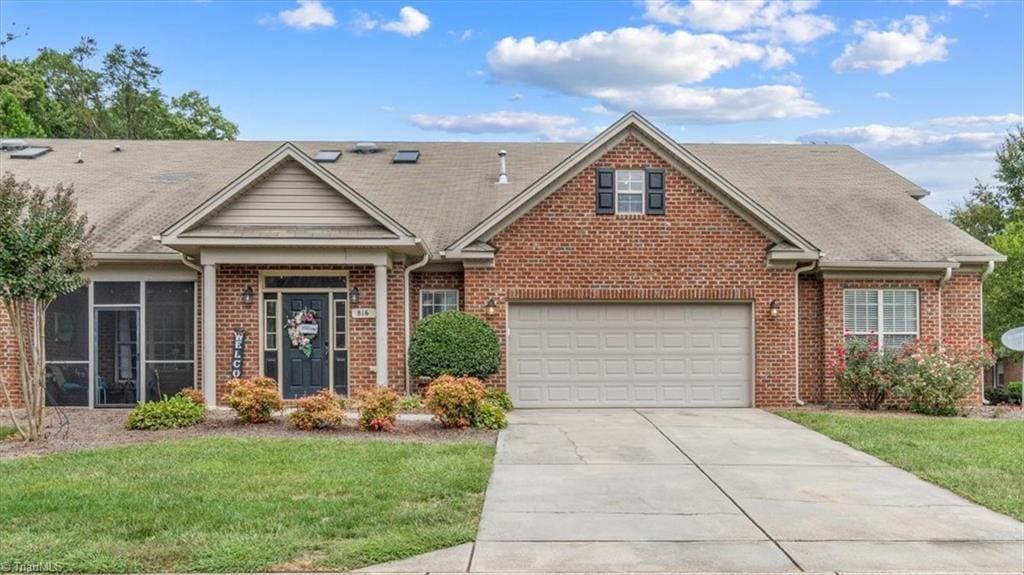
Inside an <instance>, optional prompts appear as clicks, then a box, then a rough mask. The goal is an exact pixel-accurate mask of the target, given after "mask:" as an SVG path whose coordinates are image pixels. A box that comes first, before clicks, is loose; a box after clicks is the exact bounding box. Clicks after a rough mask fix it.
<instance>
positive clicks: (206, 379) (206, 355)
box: [203, 264, 217, 408]
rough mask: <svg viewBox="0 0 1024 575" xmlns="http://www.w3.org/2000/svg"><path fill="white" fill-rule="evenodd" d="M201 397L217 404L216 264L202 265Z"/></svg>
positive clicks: (208, 402)
mask: <svg viewBox="0 0 1024 575" xmlns="http://www.w3.org/2000/svg"><path fill="white" fill-rule="evenodd" d="M203 399H205V400H206V405H207V407H208V408H212V407H216V406H217V266H216V265H214V264H204V265H203Z"/></svg>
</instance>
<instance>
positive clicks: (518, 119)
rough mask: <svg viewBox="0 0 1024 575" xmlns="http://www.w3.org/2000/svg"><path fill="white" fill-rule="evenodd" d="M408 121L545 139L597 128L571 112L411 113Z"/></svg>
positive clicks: (462, 130)
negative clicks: (529, 135)
mask: <svg viewBox="0 0 1024 575" xmlns="http://www.w3.org/2000/svg"><path fill="white" fill-rule="evenodd" d="M409 122H410V123H411V124H412V125H414V126H416V127H418V128H423V129H424V130H438V131H441V132H449V133H455V134H533V135H537V136H540V137H542V138H543V139H546V140H567V139H569V140H571V139H583V138H589V137H592V136H593V135H594V134H596V133H597V132H598V131H600V130H599V129H598V128H588V127H584V126H580V125H579V124H578V122H577V120H576V118H573V117H572V116H558V115H554V114H537V113H533V112H509V111H499V112H486V113H481V114H465V115H441V116H438V115H431V114H413V115H411V116H409Z"/></svg>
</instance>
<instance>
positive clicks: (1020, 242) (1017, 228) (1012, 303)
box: [985, 221, 1024, 356]
mask: <svg viewBox="0 0 1024 575" xmlns="http://www.w3.org/2000/svg"><path fill="white" fill-rule="evenodd" d="M992 247H993V248H994V249H995V250H996V251H998V252H999V253H1001V254H1003V255H1004V256H1006V262H1005V263H1003V264H1001V265H999V266H996V270H995V272H993V273H992V275H991V276H989V278H988V279H987V280H986V281H985V337H987V338H988V339H989V341H991V342H993V343H994V344H997V345H998V344H999V338H1000V337H1002V335H1003V333H1005V332H1006V330H1008V329H1011V328H1014V327H1017V326H1021V325H1024V221H1015V222H1011V223H1010V224H1008V225H1007V226H1006V229H1005V230H1004V231H1003V232H1002V233H1000V234H999V235H997V236H996V237H995V238H993V239H992ZM999 348H1000V349H999V352H1000V353H999V355H1002V356H1006V355H1009V350H1007V349H1006V348H1003V347H1002V346H999Z"/></svg>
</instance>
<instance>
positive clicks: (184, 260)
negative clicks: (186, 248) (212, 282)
mask: <svg viewBox="0 0 1024 575" xmlns="http://www.w3.org/2000/svg"><path fill="white" fill-rule="evenodd" d="M181 263H183V264H185V266H186V267H189V268H192V269H194V270H195V271H196V273H198V274H199V275H200V276H201V275H203V268H201V267H199V266H198V265H196V264H194V263H192V262H190V261H188V256H186V255H185V254H181Z"/></svg>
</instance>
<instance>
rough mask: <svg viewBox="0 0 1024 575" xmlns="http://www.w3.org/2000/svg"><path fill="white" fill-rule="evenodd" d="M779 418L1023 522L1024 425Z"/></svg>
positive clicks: (817, 415)
mask: <svg viewBox="0 0 1024 575" xmlns="http://www.w3.org/2000/svg"><path fill="white" fill-rule="evenodd" d="M779 415H781V416H782V417H785V418H787V419H790V420H792V421H795V422H797V423H799V424H801V425H804V426H806V427H809V428H811V429H813V430H815V431H818V432H820V433H823V434H825V435H827V436H829V437H831V438H832V439H835V440H837V441H841V442H843V443H846V444H848V445H850V446H852V447H855V448H857V449H859V450H861V451H864V452H866V453H870V454H871V455H874V456H875V457H878V458H879V459H882V460H884V461H888V462H889V463H891V464H893V465H895V466H897V467H899V468H901V469H905V470H907V471H909V472H911V473H913V474H914V475H917V476H918V477H921V478H922V479H925V480H927V481H931V482H932V483H935V484H937V485H940V486H942V487H945V488H946V489H949V490H950V491H953V492H956V493H958V494H960V495H962V496H964V497H966V498H968V499H971V500H973V501H976V502H977V503H980V504H982V505H984V506H985V507H988V508H989V509H993V510H995V511H998V512H1000V513H1005V514H1007V515H1010V516H1012V517H1016V518H1017V519H1019V520H1022V521H1024V421H1021V420H1016V421H1009V420H1003V421H1001V420H991V419H957V418H947V417H923V416H910V415H890V414H859V413H824V412H812V411H785V412H779Z"/></svg>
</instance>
